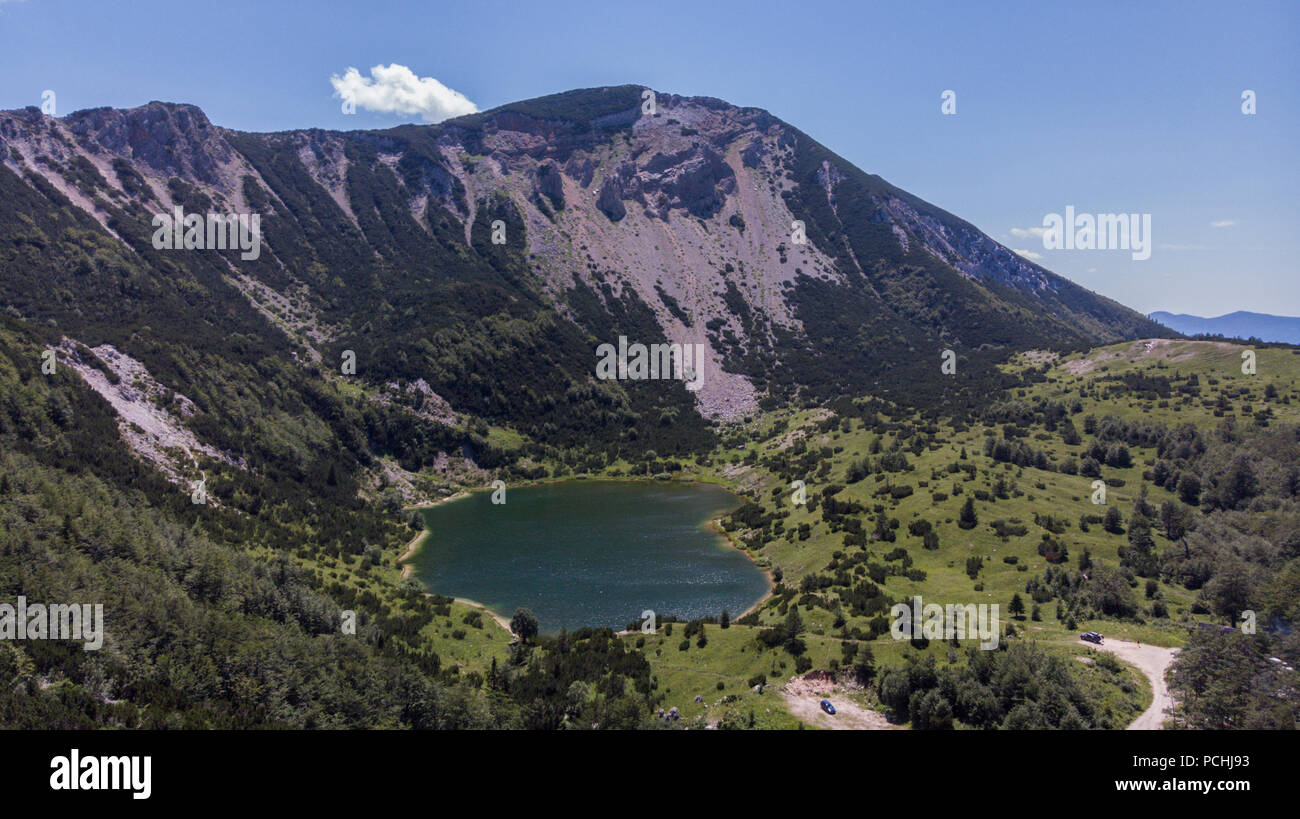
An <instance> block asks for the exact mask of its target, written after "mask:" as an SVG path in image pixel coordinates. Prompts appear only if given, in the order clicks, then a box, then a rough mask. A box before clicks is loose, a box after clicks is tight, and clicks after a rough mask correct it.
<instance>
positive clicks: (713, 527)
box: [397, 475, 775, 635]
mask: <svg viewBox="0 0 1300 819" xmlns="http://www.w3.org/2000/svg"><path fill="white" fill-rule="evenodd" d="M565 481H582V482H592V483H597V482H610V483H676V484H699V485H702V486H717V487H720V488H723V489H725V490H726V491H727V492H729V493H731V494H732V495H734V496H736V497H737V498H738V499H740V500H741V502H742V503H743V498H742V497H741V496H740V495H739V494H738V493H737V492H735V491H734V490H733V489H732V488H731V487H730V486H727V485H726V483H725V482H723V481H720V480H695V479H691V480H677V479H671V478H670V479H668V480H663V479H656V478H654V477H650V476H633V475H619V476H604V475H596V476H589V475H582V476H564V477H559V478H539V479H535V480H531V481H526V482H524V483H519V484H516V485H515V486H514V487H513V488H522V487H529V486H543V485H547V484H556V483H561V482H565ZM490 488H491V487H479V488H474V489H462V490H460V491H459V492H456V493H455V494H453V495H449V496H447V497H445V498H439V499H438V500H436V501H432V502H429V503H420V504H412V505H410V506H404V507H402V511H403V512H416V511H420V510H423V509H432V508H434V507H436V506H440V505H442V504H444V503H450V502H452V501H456V500H461V499H463V498H467V497H469V496H470V495H472V494H473V493H475V492H483V491H487V490H488V489H490ZM738 508H740V507H739V505H737V506H736V507H735V508H733V509H729V510H726V511H724V512H722V513H720V514H719V515H717V516H716V517H713V518H709V519H708V520H706V521H705V522H704V526H705V527H706V528H708V529H709V530H710V531H712V532H713V533H715V534H717V535H719V536H720V537H721V539H722V541H723V542H724V543H725V544H726V545H727V547H728V548H730V549H734V550H736V551H738V552H740V553H741V554H743V555H744V556H745V558H746V559H747V560H749V562H750V564H751V565H752V566H753V567H754V568H755V569H757V570H758V571H760V572H762V574H763V577H764V578H765V579H766V580H767V590H766V591H765V592H764V593H763V596H762V597H760V598H759V599H758V600H757V601H755V602H754V603H753V604H752V605H750V606H749V607H748V608H746V609H745V610H744V611H743V612H741V613H740V614H738V615H732V616H731V620H732V621H733V622H734V621H736V620H738V619H740V618H742V617H746V616H748V615H749V614H751V613H753V612H755V611H757V610H758V609H760V608H761V607H762V606H763V604H764V603H766V602H767V601H768V600H769V599H771V597H772V595H773V593H774V589H775V581H774V579H773V576H772V570H771V568H765V567H762V566H759V565H758V561H757V560H756V559H755V557H754V555H753V554H752V553H751V552H750V551H749V550H748V549H745V548H743V547H742V546H741V545H740V544H739V542H738V541H736V540H735V539H734V538H733V537H732V536H731V535H730V534H729V533H728V532H727V531H726V530H725V529H723V528H722V518H723V517H725V516H726V515H729V514H731V512H734V511H735V509H738ZM431 534H432V533H431V532H430V531H429V530H428V529H425V530H423V531H421V532H419V533H418V534H416V535H415V537H413V538H411V540H410V542H409V543H407V545H406V549H405V550H403V552H402V554H401V555H400V556H399V557H398V558H397V562H398V564H399V565H400V566H401V567H402V575H401V576H402V579H403V580H404V579H406V578H408V577H410V576H411V575H412V574H413V573H414V572H415V564H414V563H412V562H411V560H412V558H414V557H415V555H416V554H418V553H419V551H420V549H422V548H423V547H424V545H425V540H426V538H427V537H430V536H431ZM425 595H426V596H433V593H431V592H425ZM453 599H454V600H455V601H456V602H458V603H464V604H465V605H467V606H470V607H471V608H476V609H479V610H482V611H484V612H486V613H487V614H488V615H489V616H490V617H491V618H492V619H493V620H494V621H495V622H496V623H497V624H498V625H500V626H501V627H502V628H503V629H505V630H506V632H507V633H509V634H511V635H513V634H514V632H513V631H511V629H510V622H509V620H507V619H506V618H505V617H503V616H502V615H499V614H497V613H496V612H494V611H492V610H491V609H490V608H489V607H487V606H485V605H483V604H482V603H479V602H478V601H475V600H471V599H469V598H463V597H456V598H453ZM617 633H620V634H622V633H626V632H617Z"/></svg>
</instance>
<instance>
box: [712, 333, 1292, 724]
mask: <svg viewBox="0 0 1300 819" xmlns="http://www.w3.org/2000/svg"><path fill="white" fill-rule="evenodd" d="M1251 349H1252V350H1253V352H1254V353H1255V358H1256V365H1257V366H1256V370H1255V372H1253V373H1251V372H1243V371H1242V363H1243V358H1242V354H1243V353H1244V352H1246V351H1247V348H1246V347H1245V346H1244V345H1234V344H1228V343H1225V342H1209V341H1188V340H1174V341H1170V340H1164V339H1152V340H1146V341H1138V342H1132V343H1125V344H1116V345H1110V346H1107V347H1102V348H1098V349H1095V350H1093V351H1090V352H1089V353H1088V354H1086V355H1080V356H1071V357H1067V358H1064V359H1057V358H1056V357H1054V356H1050V355H1047V356H1045V355H1043V354H1042V353H1041V352H1038V351H1034V352H1033V353H1032V354H1028V355H1025V356H1022V357H1019V358H1017V359H1016V360H1015V362H1014V364H1013V365H1011V366H1009V367H1008V374H1014V375H1015V376H1016V377H1017V378H1018V379H1019V384H1017V385H1016V387H1015V388H1014V389H1010V390H1007V391H1005V392H1002V393H1000V394H999V395H998V397H997V400H996V401H995V402H994V403H993V404H992V405H990V406H989V407H987V408H986V409H985V410H983V411H982V412H981V413H980V414H979V415H978V416H975V417H970V418H967V419H961V420H957V421H956V422H955V423H952V424H949V423H946V422H941V423H931V422H929V421H927V420H926V419H925V418H923V417H921V416H920V415H919V414H917V413H907V412H900V411H899V410H897V409H891V408H889V407H886V406H883V405H881V404H879V403H876V402H870V401H858V402H851V401H847V400H846V401H843V402H838V403H837V404H836V405H835V406H834V407H833V408H831V409H817V410H811V411H809V410H805V411H799V412H793V413H784V414H773V416H771V417H767V418H764V419H762V420H761V421H759V422H756V423H755V424H754V425H751V427H750V428H749V429H746V430H744V431H743V432H742V431H740V430H736V431H734V432H731V431H729V432H728V433H727V435H726V436H725V437H724V440H723V444H724V447H725V449H724V450H723V453H724V454H722V455H720V456H719V457H720V458H721V459H723V460H724V464H723V465H722V468H723V471H724V473H725V474H728V475H730V476H731V477H732V479H733V480H735V481H736V482H737V483H738V484H739V485H741V486H742V487H744V490H743V492H744V494H745V495H746V496H747V498H748V502H747V503H746V504H745V505H744V506H743V507H742V508H740V509H738V510H737V511H736V512H735V513H733V514H732V515H730V516H729V517H728V518H726V519H724V521H723V526H724V528H725V529H726V530H727V531H728V532H729V533H730V534H731V535H732V536H733V537H734V538H735V539H736V540H737V541H738V542H740V543H742V544H744V546H745V548H746V549H748V550H750V551H751V552H752V553H753V555H754V558H755V560H756V562H758V564H759V565H761V566H764V567H766V568H770V569H771V570H772V572H773V575H774V579H775V580H776V581H777V584H776V586H775V587H774V590H773V595H772V597H770V598H769V599H768V600H767V601H765V603H764V605H763V606H761V607H760V608H759V609H758V610H757V611H755V612H753V613H752V614H750V615H747V616H746V617H745V618H742V619H741V620H739V621H737V622H738V623H740V624H742V625H760V626H765V627H767V629H768V631H767V632H766V633H767V634H770V635H771V640H770V645H772V646H776V647H780V648H783V650H784V651H785V652H786V655H787V659H788V660H789V662H790V663H791V664H792V665H793V667H794V669H795V670H796V671H804V670H807V669H809V668H811V667H814V664H816V663H817V662H818V658H815V657H813V658H810V657H809V654H810V652H809V651H807V650H806V649H807V647H806V646H805V645H804V644H803V641H796V640H792V639H790V638H789V637H788V634H789V628H788V625H786V624H787V623H788V621H789V619H790V618H791V616H792V613H796V612H797V615H798V617H799V622H800V623H801V626H802V628H803V629H804V630H805V632H806V633H810V634H813V635H817V636H818V637H838V638H840V639H841V640H844V641H845V643H846V645H847V644H848V642H850V641H857V642H859V643H861V644H865V645H871V646H873V647H874V650H875V651H876V652H878V653H879V652H880V651H881V646H882V645H883V646H885V647H890V648H896V647H897V646H898V645H899V644H897V643H895V642H894V641H893V640H891V639H890V638H889V636H888V634H889V628H890V622H891V621H890V617H889V613H890V607H891V606H892V605H893V604H895V603H898V602H907V601H910V600H911V599H912V597H913V596H915V595H919V596H921V597H922V598H923V599H924V601H925V602H926V603H931V602H933V603H937V604H940V605H947V604H959V605H966V604H978V603H996V604H998V605H999V606H1000V608H1001V612H1002V615H1001V616H1002V623H1003V627H1004V628H1005V630H1006V631H1005V633H1004V642H1005V641H1007V640H1012V639H1015V640H1021V639H1024V640H1035V641H1039V642H1040V644H1044V645H1047V646H1049V647H1050V646H1051V644H1054V643H1060V642H1062V641H1065V640H1068V641H1069V642H1070V643H1073V642H1074V641H1075V639H1076V638H1077V636H1078V634H1079V632H1080V631H1085V630H1097V631H1101V632H1103V633H1105V634H1106V635H1107V637H1108V638H1121V639H1125V640H1130V641H1140V642H1141V643H1143V644H1144V645H1149V644H1154V645H1159V646H1184V648H1183V649H1182V650H1181V651H1180V652H1179V654H1178V655H1177V658H1176V660H1175V661H1174V664H1173V679H1172V682H1171V688H1172V693H1173V697H1174V699H1175V700H1176V701H1177V702H1178V707H1177V708H1176V709H1175V710H1174V711H1173V712H1172V713H1171V714H1170V716H1171V718H1172V719H1174V720H1175V721H1176V722H1177V723H1179V724H1181V725H1186V726H1191V727H1207V728H1208V727H1213V728H1228V727H1233V728H1239V727H1256V728H1263V727H1269V728H1279V727H1285V728H1291V727H1294V726H1295V724H1296V714H1297V713H1300V699H1298V698H1297V694H1296V692H1297V691H1300V677H1297V675H1296V672H1295V668H1296V667H1297V664H1300V641H1297V639H1296V637H1295V633H1296V632H1295V628H1294V624H1295V622H1296V617H1297V616H1298V615H1297V611H1296V606H1295V604H1294V601H1295V600H1296V599H1297V592H1296V588H1297V586H1296V583H1297V578H1300V411H1298V409H1297V407H1300V350H1296V349H1292V348H1286V347H1281V346H1264V345H1256V346H1255V347H1254V348H1251ZM741 442H744V443H741ZM735 446H740V447H741V448H742V449H743V450H744V451H743V452H742V451H730V450H732V449H733V447H735ZM795 480H802V481H805V482H806V491H807V503H806V504H803V505H796V504H794V503H793V502H792V497H791V491H790V486H791V483H792V482H793V481H795ZM1099 490H1104V494H1099ZM1251 612H1253V618H1254V622H1255V623H1256V627H1255V631H1254V632H1253V633H1247V632H1246V630H1245V629H1243V628H1242V625H1243V624H1244V623H1246V622H1247V621H1248V620H1249V619H1250V618H1249V617H1248V616H1247V614H1248V613H1251ZM1201 624H1205V625H1201ZM903 645H907V644H903ZM887 650H888V649H887ZM911 650H912V649H908V651H911ZM916 650H917V651H919V652H923V653H924V652H929V653H931V654H937V655H938V657H943V656H944V654H945V652H947V651H948V645H947V644H946V643H944V642H940V641H937V640H931V641H919V645H918V646H917V647H916ZM1053 650H1056V649H1055V648H1053ZM1070 650H1071V651H1074V649H1070ZM846 653H849V652H848V650H847V649H846ZM905 654H906V652H905ZM902 659H903V661H904V662H905V663H907V662H910V661H909V660H908V659H907V656H904V657H903V658H902ZM1094 659H1095V658H1094ZM1071 662H1073V661H1071ZM1100 663H1101V661H1100V660H1097V663H1094V664H1092V665H1089V666H1088V667H1089V668H1090V669H1092V670H1093V671H1095V672H1096V673H1097V675H1098V678H1099V679H1110V680H1112V681H1113V682H1115V683H1116V684H1119V685H1120V686H1121V690H1123V691H1125V693H1126V694H1128V693H1131V692H1132V689H1131V681H1130V682H1129V683H1124V682H1123V680H1122V679H1121V678H1119V677H1117V676H1115V675H1114V674H1112V673H1111V671H1112V669H1111V668H1110V667H1109V666H1107V665H1102V664H1100ZM843 664H844V663H843V662H842V663H841V665H843ZM818 667H820V666H818ZM1072 667H1073V666H1072ZM904 679H907V677H904ZM922 679H925V680H929V682H928V683H926V684H924V685H921V686H919V687H920V689H921V690H922V694H923V696H927V697H928V696H930V695H929V694H928V693H927V692H928V691H929V689H930V688H931V687H932V685H933V677H932V676H926V677H923V678H922ZM895 684H897V683H895ZM917 690H918V685H917V684H916V683H915V681H913V682H910V683H909V685H908V687H907V688H906V689H903V690H895V691H892V692H886V691H885V690H884V687H883V683H881V684H880V690H879V694H880V696H881V697H882V700H883V701H885V702H886V704H890V705H891V707H893V708H894V709H895V710H896V712H897V713H899V714H900V715H901V714H903V713H907V712H908V711H907V709H908V708H909V707H910V706H911V705H912V704H913V703H912V702H911V697H912V696H913V695H914V694H916V692H917ZM943 697H944V698H945V699H947V700H948V702H947V706H949V707H951V709H952V713H953V714H955V715H956V718H957V719H958V720H961V721H964V720H965V717H963V716H962V714H961V710H962V706H961V704H960V703H958V702H957V701H956V700H954V699H952V698H951V697H949V696H948V693H947V692H944V693H943ZM931 705H932V706H934V707H938V708H939V712H941V713H942V712H944V708H943V707H939V706H938V703H931ZM1103 710H1105V709H1103ZM1048 713H1055V714H1057V715H1059V713H1060V712H1059V711H1044V712H1043V713H1038V714H1030V715H1027V716H1029V717H1031V718H1030V719H1029V722H1028V724H1038V723H1039V720H1040V719H1041V718H1043V717H1045V716H1046V715H1047V714H1048ZM1135 716H1136V712H1131V713H1130V709H1129V708H1128V705H1124V704H1121V703H1119V702H1118V701H1117V702H1116V703H1115V708H1114V710H1113V712H1112V713H1111V714H1110V715H1109V716H1107V717H1106V722H1107V723H1109V724H1112V725H1115V726H1116V727H1118V726H1119V725H1122V724H1127V722H1128V721H1129V720H1131V719H1132V718H1133V717H1135ZM924 719H926V718H923V721H924Z"/></svg>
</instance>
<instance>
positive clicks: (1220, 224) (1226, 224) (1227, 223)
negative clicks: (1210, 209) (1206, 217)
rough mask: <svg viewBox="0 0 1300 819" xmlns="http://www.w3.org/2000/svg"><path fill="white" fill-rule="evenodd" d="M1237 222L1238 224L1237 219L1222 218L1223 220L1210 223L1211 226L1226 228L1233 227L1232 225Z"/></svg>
mask: <svg viewBox="0 0 1300 819" xmlns="http://www.w3.org/2000/svg"><path fill="white" fill-rule="evenodd" d="M1235 224H1237V223H1236V222H1235V221H1233V220H1232V219H1221V220H1220V221H1218V222H1211V223H1210V227H1212V228H1226V227H1232V226H1233V225H1235Z"/></svg>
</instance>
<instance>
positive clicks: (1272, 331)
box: [1148, 310, 1300, 344]
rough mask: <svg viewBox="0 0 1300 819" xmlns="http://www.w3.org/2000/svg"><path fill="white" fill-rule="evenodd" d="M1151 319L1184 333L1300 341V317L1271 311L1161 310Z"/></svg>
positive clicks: (1290, 341) (1289, 341)
mask: <svg viewBox="0 0 1300 819" xmlns="http://www.w3.org/2000/svg"><path fill="white" fill-rule="evenodd" d="M1148 318H1150V319H1151V320H1152V321H1157V322H1159V323H1161V324H1163V325H1164V326H1166V327H1168V328H1170V329H1171V330H1177V331H1178V332H1180V333H1182V334H1183V335H1189V336H1194V335H1201V334H1205V335H1220V336H1226V337H1228V338H1257V339H1259V340H1260V341H1279V342H1284V343H1286V344H1300V318H1298V317H1296V316H1271V315H1269V314H1268V313H1248V312H1246V311H1245V310H1238V311H1237V312H1235V313H1228V314H1227V315H1225V316H1218V317H1216V318H1202V317H1201V316H1189V315H1187V314H1185V313H1166V312H1164V311H1157V312H1155V313H1152V314H1151V315H1150V316H1148Z"/></svg>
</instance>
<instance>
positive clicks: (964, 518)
mask: <svg viewBox="0 0 1300 819" xmlns="http://www.w3.org/2000/svg"><path fill="white" fill-rule="evenodd" d="M978 524H979V518H978V517H977V516H976V515H975V500H974V499H973V498H967V499H966V503H964V504H962V507H961V517H959V518H958V519H957V525H958V526H959V527H961V528H962V529H974V528H975V527H976V526H977V525H978Z"/></svg>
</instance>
